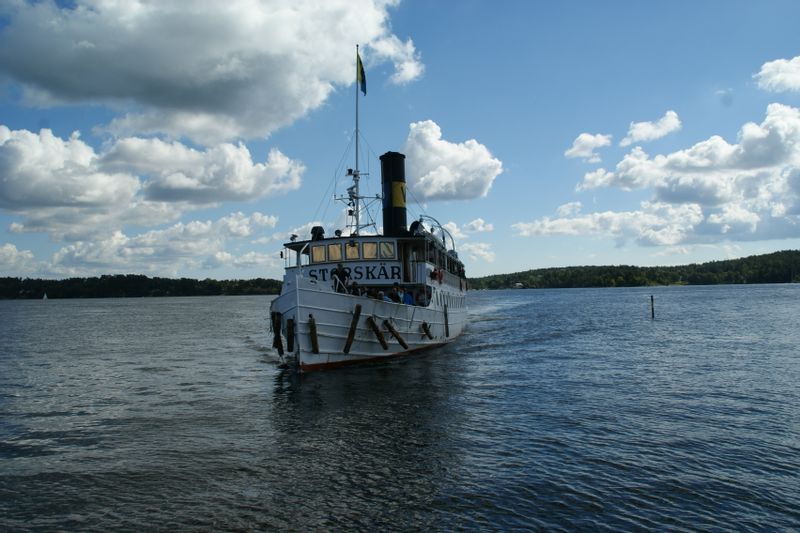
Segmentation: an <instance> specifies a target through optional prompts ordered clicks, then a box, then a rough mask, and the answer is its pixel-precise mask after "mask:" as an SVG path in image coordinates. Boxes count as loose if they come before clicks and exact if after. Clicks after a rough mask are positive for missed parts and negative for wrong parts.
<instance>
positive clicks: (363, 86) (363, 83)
mask: <svg viewBox="0 0 800 533" xmlns="http://www.w3.org/2000/svg"><path fill="white" fill-rule="evenodd" d="M356 59H357V62H358V65H357V67H358V74H357V78H358V83H359V84H360V85H361V92H362V93H364V96H366V95H367V75H366V74H365V73H364V63H362V62H361V55H360V54H359V53H358V52H356Z"/></svg>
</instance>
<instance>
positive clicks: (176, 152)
mask: <svg viewBox="0 0 800 533" xmlns="http://www.w3.org/2000/svg"><path fill="white" fill-rule="evenodd" d="M100 163H101V165H102V166H103V167H104V168H109V169H120V170H124V171H126V172H130V173H132V174H135V175H138V176H142V177H144V178H146V181H145V183H144V195H145V197H146V198H148V199H149V200H158V201H167V202H169V201H175V200H180V201H185V202H192V203H198V204H210V203H215V202H223V201H241V200H249V199H253V198H260V197H262V196H267V195H272V194H278V193H283V192H287V191H289V190H293V189H297V188H298V187H299V186H300V178H301V176H302V174H303V172H304V171H305V167H304V166H303V165H302V164H300V163H298V162H296V161H292V160H291V159H289V158H288V157H286V156H285V155H284V154H282V153H281V152H280V151H279V150H277V149H274V148H273V149H272V150H271V151H270V152H269V155H268V157H267V162H266V163H254V162H253V160H252V158H251V155H250V151H249V150H248V149H247V147H246V146H244V145H243V144H241V143H240V144H238V145H233V144H227V143H224V144H220V145H217V146H214V147H211V148H209V149H208V150H206V151H204V152H200V151H198V150H194V149H191V148H189V147H187V146H185V145H183V144H181V143H178V142H164V141H162V140H159V139H141V138H128V139H121V140H119V141H117V142H116V143H115V144H114V146H113V147H112V148H111V149H110V150H109V151H108V152H107V153H105V154H104V155H103V157H102V159H101V161H100Z"/></svg>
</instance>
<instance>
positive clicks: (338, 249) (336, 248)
mask: <svg viewBox="0 0 800 533" xmlns="http://www.w3.org/2000/svg"><path fill="white" fill-rule="evenodd" d="M341 260H342V245H341V243H338V242H337V243H336V244H329V245H328V261H341Z"/></svg>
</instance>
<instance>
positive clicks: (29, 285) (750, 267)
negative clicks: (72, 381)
mask: <svg viewBox="0 0 800 533" xmlns="http://www.w3.org/2000/svg"><path fill="white" fill-rule="evenodd" d="M469 282H470V288H472V289H509V288H517V287H519V288H531V289H555V288H578V287H639V286H646V285H717V284H740V283H798V282H800V250H786V251H782V252H775V253H771V254H764V255H753V256H750V257H744V258H742V259H730V260H726V261H711V262H709V263H702V264H690V265H682V266H673V267H636V266H629V265H618V266H575V267H560V268H540V269H535V270H528V271H526V272H516V273H513V274H497V275H494V276H485V277H482V278H472V279H470V280H469ZM280 291H281V282H280V281H279V280H275V279H264V278H255V279H245V280H213V279H204V280H197V279H190V278H179V279H173V278H150V277H147V276H143V275H138V274H118V275H107V276H100V277H91V278H69V279H61V280H54V279H31V278H11V277H6V278H0V299H24V298H28V299H30V298H42V297H44V295H45V294H47V297H48V298H138V297H144V296H217V295H254V294H279V293H280Z"/></svg>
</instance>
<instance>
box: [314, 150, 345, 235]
mask: <svg viewBox="0 0 800 533" xmlns="http://www.w3.org/2000/svg"><path fill="white" fill-rule="evenodd" d="M352 146H353V137H352V136H351V137H350V142H349V143H348V144H347V147H346V148H345V150H344V153H342V157H341V158H340V159H339V163H338V165H337V166H336V170H334V172H333V178H332V179H331V180H330V182H329V183H328V188H327V189H325V193H324V194H323V195H322V197H321V198H320V201H319V205H317V210H316V211H314V219H317V215H318V214H319V212H320V210H322V208H323V204H324V207H325V209H324V211H323V212H322V217H321V218H320V219H319V221H320V222H323V223H324V222H325V220H324V218H325V217H326V216H327V214H328V207H330V204H331V203H332V200H331V199H330V198H329V192H330V190H331V189H333V192H334V194H335V193H336V184H337V181H338V176H339V174H341V170H342V168H344V161H345V159H346V158H347V156H348V154H349V153H350V148H351V147H352ZM326 200H327V203H325V201H326Z"/></svg>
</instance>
